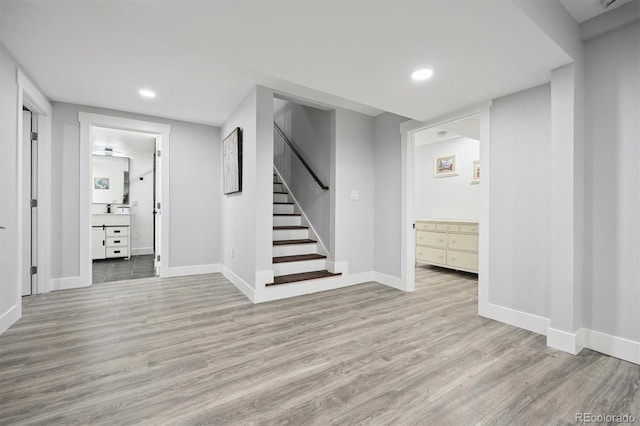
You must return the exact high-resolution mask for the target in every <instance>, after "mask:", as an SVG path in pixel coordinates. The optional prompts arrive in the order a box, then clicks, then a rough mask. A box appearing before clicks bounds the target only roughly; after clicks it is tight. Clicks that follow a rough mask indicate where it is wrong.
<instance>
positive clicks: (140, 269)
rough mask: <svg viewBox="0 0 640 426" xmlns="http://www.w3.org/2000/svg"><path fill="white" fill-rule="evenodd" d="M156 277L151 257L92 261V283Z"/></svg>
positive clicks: (150, 255) (149, 255)
mask: <svg viewBox="0 0 640 426" xmlns="http://www.w3.org/2000/svg"><path fill="white" fill-rule="evenodd" d="M155 275H156V273H155V269H154V267H153V255H152V254H148V255H143V256H131V259H105V260H94V261H93V283H94V284H95V283H106V282H110V281H122V280H132V279H136V278H148V277H154V276H155Z"/></svg>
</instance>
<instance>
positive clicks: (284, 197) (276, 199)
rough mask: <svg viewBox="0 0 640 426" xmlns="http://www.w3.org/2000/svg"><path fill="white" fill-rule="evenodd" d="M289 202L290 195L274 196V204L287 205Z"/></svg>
mask: <svg viewBox="0 0 640 426" xmlns="http://www.w3.org/2000/svg"><path fill="white" fill-rule="evenodd" d="M287 201H289V195H288V194H273V202H274V203H286V202H287Z"/></svg>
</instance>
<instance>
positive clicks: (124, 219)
mask: <svg viewBox="0 0 640 426" xmlns="http://www.w3.org/2000/svg"><path fill="white" fill-rule="evenodd" d="M130 225H131V214H130V213H100V214H93V215H91V226H130Z"/></svg>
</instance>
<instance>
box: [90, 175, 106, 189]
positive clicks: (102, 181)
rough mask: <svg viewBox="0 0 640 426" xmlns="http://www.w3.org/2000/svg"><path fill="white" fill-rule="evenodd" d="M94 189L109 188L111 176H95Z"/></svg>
mask: <svg viewBox="0 0 640 426" xmlns="http://www.w3.org/2000/svg"><path fill="white" fill-rule="evenodd" d="M93 189H109V178H104V177H97V178H93Z"/></svg>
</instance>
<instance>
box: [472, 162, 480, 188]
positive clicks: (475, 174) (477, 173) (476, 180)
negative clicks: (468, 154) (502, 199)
mask: <svg viewBox="0 0 640 426" xmlns="http://www.w3.org/2000/svg"><path fill="white" fill-rule="evenodd" d="M471 164H472V165H473V180H472V181H471V184H477V183H480V160H475V161H472V162H471Z"/></svg>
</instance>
